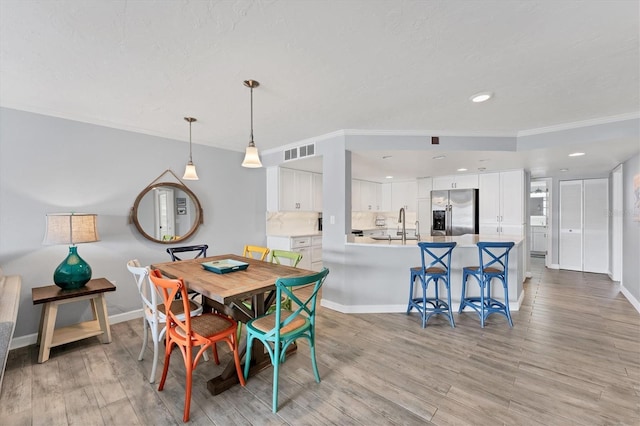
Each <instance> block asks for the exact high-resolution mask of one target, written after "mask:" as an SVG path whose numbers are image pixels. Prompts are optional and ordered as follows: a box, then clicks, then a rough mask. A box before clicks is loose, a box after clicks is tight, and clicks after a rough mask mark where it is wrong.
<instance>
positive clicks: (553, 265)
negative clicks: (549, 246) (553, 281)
mask: <svg viewBox="0 0 640 426" xmlns="http://www.w3.org/2000/svg"><path fill="white" fill-rule="evenodd" d="M549 269H560V264H558V263H552V264H551V265H550V266H549Z"/></svg>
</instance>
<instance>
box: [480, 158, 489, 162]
mask: <svg viewBox="0 0 640 426" xmlns="http://www.w3.org/2000/svg"><path fill="white" fill-rule="evenodd" d="M485 161H489V160H487V159H486V158H483V159H481V160H478V163H484V162H485Z"/></svg>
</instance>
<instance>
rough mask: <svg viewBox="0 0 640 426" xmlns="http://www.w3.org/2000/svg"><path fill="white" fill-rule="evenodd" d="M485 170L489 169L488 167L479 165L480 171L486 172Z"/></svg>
mask: <svg viewBox="0 0 640 426" xmlns="http://www.w3.org/2000/svg"><path fill="white" fill-rule="evenodd" d="M485 170H487V168H486V167H478V171H479V172H484V171H485Z"/></svg>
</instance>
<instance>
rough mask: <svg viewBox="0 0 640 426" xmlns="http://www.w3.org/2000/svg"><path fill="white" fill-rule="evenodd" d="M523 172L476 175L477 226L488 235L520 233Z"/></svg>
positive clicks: (521, 233) (522, 203) (522, 224)
mask: <svg viewBox="0 0 640 426" xmlns="http://www.w3.org/2000/svg"><path fill="white" fill-rule="evenodd" d="M524 181H525V179H524V171H523V170H514V171H508V172H499V173H484V174H481V175H479V177H478V183H479V186H480V190H479V193H478V197H479V198H480V200H479V203H478V204H479V210H480V211H479V214H478V216H479V228H480V233H481V234H483V233H486V234H490V235H496V234H506V235H523V233H524V228H525V223H526V219H525V216H524V194H525V188H524Z"/></svg>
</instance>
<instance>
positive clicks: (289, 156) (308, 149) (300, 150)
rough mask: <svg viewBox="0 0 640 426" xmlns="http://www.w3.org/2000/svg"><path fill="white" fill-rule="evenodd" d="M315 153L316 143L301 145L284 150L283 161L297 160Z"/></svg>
mask: <svg viewBox="0 0 640 426" xmlns="http://www.w3.org/2000/svg"><path fill="white" fill-rule="evenodd" d="M314 155H316V145H315V144H313V143H312V144H309V145H302V146H298V147H295V148H291V149H287V150H285V151H284V161H291V160H297V159H298V158H303V157H312V156H314Z"/></svg>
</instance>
